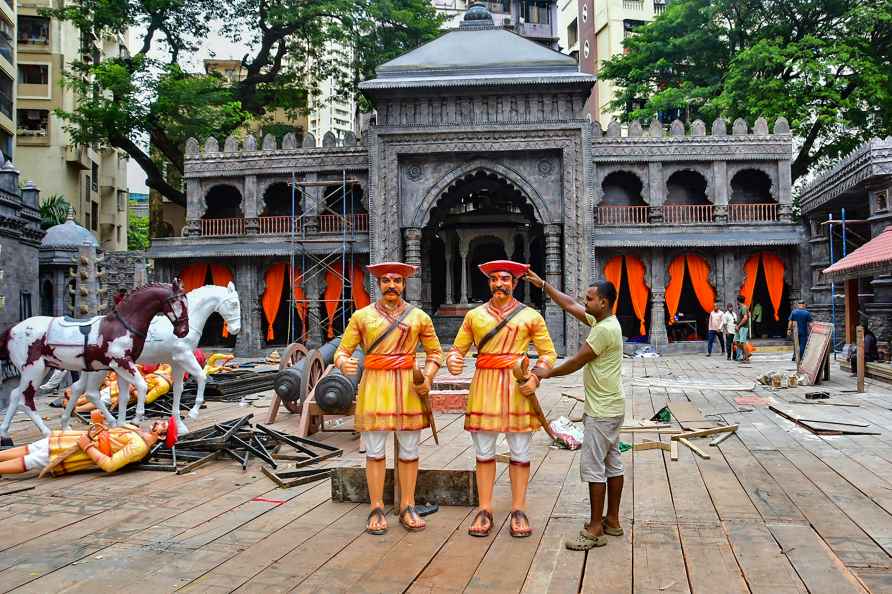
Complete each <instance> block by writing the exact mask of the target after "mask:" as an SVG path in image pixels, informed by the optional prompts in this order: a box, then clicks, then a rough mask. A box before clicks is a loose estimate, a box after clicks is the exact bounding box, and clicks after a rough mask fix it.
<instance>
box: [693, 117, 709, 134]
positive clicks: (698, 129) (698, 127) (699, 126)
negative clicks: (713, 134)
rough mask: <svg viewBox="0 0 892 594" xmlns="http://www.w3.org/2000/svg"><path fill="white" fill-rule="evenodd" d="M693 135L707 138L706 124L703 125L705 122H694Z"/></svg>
mask: <svg viewBox="0 0 892 594" xmlns="http://www.w3.org/2000/svg"><path fill="white" fill-rule="evenodd" d="M691 135H692V136H706V124H704V123H703V120H694V123H693V124H691Z"/></svg>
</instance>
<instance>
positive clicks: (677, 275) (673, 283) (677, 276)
mask: <svg viewBox="0 0 892 594" xmlns="http://www.w3.org/2000/svg"><path fill="white" fill-rule="evenodd" d="M684 261H685V257H684V256H676V257H675V259H674V260H672V263H671V264H669V284H667V285H666V311H667V312H668V313H669V324H670V325H671V324H674V323H675V314H676V313H678V302H679V301H681V288H682V287H683V286H684Z"/></svg>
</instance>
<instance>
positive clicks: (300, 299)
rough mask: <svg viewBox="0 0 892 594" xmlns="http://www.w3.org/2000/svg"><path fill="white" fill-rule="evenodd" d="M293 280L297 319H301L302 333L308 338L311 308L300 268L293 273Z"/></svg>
mask: <svg viewBox="0 0 892 594" xmlns="http://www.w3.org/2000/svg"><path fill="white" fill-rule="evenodd" d="M292 278H293V279H294V290H293V292H292V294H293V296H294V309H296V310H297V317H298V318H300V325H301V331H302V333H303V335H304V336H306V333H307V312H308V311H309V309H310V307H309V304H308V303H307V299H306V296H305V295H304V288H303V280H304V279H303V275H302V274H301V273H300V268H295V269H294V270H293V271H292ZM295 334H296V333H295Z"/></svg>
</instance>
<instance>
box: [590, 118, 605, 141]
mask: <svg viewBox="0 0 892 594" xmlns="http://www.w3.org/2000/svg"><path fill="white" fill-rule="evenodd" d="M602 136H604V131H603V130H602V129H601V122H599V121H598V120H595V121H594V122H592V138H601V137H602Z"/></svg>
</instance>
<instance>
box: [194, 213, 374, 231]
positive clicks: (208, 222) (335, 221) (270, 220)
mask: <svg viewBox="0 0 892 594" xmlns="http://www.w3.org/2000/svg"><path fill="white" fill-rule="evenodd" d="M306 219H307V217H303V218H302V217H295V218H294V219H293V221H294V231H295V232H296V233H300V232H301V227H307V226H308V225H307V220H306ZM316 220H317V221H318V233H320V234H332V233H343V232H345V231H346V232H347V233H353V232H354V231H355V232H356V233H368V231H369V215H367V214H364V213H360V214H348V215H346V216H344V217H342V216H340V215H331V214H326V215H319V216H318V217H316ZM252 223H256V226H257V233H258V234H260V235H288V234H289V233H291V225H292V218H291V217H290V216H287V215H285V216H275V217H257V218H256V219H242V218H232V219H201V220H199V233H200V234H201V235H202V236H203V237H226V236H237V235H245V234H246V232H247V227H248V226H249V225H251V224H252Z"/></svg>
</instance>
